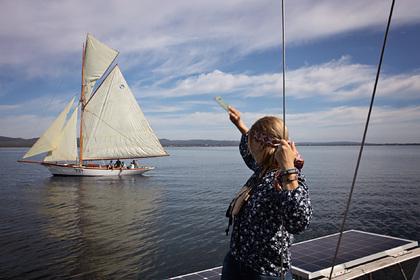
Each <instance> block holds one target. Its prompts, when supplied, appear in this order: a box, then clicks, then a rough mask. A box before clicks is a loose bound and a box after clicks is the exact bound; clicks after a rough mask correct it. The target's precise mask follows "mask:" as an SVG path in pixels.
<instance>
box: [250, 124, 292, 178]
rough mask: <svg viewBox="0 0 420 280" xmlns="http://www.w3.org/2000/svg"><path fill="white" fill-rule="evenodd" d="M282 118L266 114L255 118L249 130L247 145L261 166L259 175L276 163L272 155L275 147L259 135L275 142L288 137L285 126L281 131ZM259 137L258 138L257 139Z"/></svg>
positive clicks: (274, 166)
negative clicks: (262, 139) (257, 118)
mask: <svg viewBox="0 0 420 280" xmlns="http://www.w3.org/2000/svg"><path fill="white" fill-rule="evenodd" d="M283 128H284V123H283V120H281V119H280V118H277V117H274V116H266V117H263V118H261V119H259V120H257V121H256V122H255V123H254V124H253V125H252V127H251V129H250V130H249V134H248V147H249V150H250V152H251V154H252V156H253V157H254V159H255V161H256V162H257V164H258V165H260V166H261V167H262V173H261V176H263V175H264V174H265V173H266V172H267V171H268V170H270V169H273V168H276V167H277V165H278V163H277V161H276V159H275V157H274V153H275V151H276V147H273V146H272V145H270V144H268V143H264V142H263V141H261V138H262V137H260V136H261V135H263V136H264V137H266V138H267V137H268V138H270V139H272V140H274V141H276V142H279V141H280V140H281V139H285V140H286V141H287V140H288V139H289V136H288V131H287V128H286V129H285V132H284V133H283ZM259 138H260V139H259Z"/></svg>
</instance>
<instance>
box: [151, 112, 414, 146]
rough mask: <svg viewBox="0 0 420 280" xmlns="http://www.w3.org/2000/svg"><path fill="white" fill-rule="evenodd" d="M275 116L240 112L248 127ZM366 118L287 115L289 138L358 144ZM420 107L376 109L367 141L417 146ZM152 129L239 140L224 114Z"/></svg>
mask: <svg viewBox="0 0 420 280" xmlns="http://www.w3.org/2000/svg"><path fill="white" fill-rule="evenodd" d="M275 113H276V112H270V111H265V112H259V113H255V112H243V113H242V116H243V118H244V121H245V122H246V123H247V124H248V125H249V126H250V125H251V124H252V123H253V122H254V121H256V120H257V119H258V118H260V117H262V116H264V115H276V114H275ZM366 116H367V108H366V107H355V106H340V107H335V108H331V109H327V110H325V111H312V112H306V113H299V114H288V115H287V124H288V127H289V130H290V135H291V137H292V138H293V139H294V140H295V141H298V142H304V141H321V142H322V141H361V138H362V133H363V129H364V124H365V121H366ZM419 120H420V106H409V107H405V108H391V107H386V106H385V107H384V106H382V107H379V106H377V107H375V108H374V110H373V113H372V118H371V123H370V127H369V130H368V141H370V142H376V143H385V142H388V143H390V142H403V143H408V142H420V134H419V133H418V131H420V122H419ZM150 121H151V125H152V127H153V128H154V129H155V131H156V132H157V134H158V136H159V137H161V138H170V139H220V140H222V139H230V140H231V139H238V138H239V132H238V131H237V129H236V128H235V127H234V126H233V125H232V124H231V123H230V121H229V119H228V116H227V115H226V113H223V112H194V113H190V114H183V115H170V116H161V117H156V116H154V117H151V118H150Z"/></svg>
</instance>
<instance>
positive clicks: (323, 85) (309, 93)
mask: <svg viewBox="0 0 420 280" xmlns="http://www.w3.org/2000/svg"><path fill="white" fill-rule="evenodd" d="M375 71H376V69H375V68H374V67H373V66H371V65H364V64H358V63H351V59H350V58H349V57H346V56H345V57H342V58H340V59H338V60H332V61H329V62H326V63H323V64H319V65H311V66H304V67H301V68H298V69H295V70H292V71H289V72H288V73H287V76H286V79H287V85H286V88H287V94H288V95H289V96H291V97H295V98H299V99H303V98H309V97H315V96H322V97H325V98H327V99H328V100H332V101H343V100H351V99H358V98H363V97H366V96H369V95H370V94H371V93H372V89H373V81H374V78H375V73H376V72H375ZM281 91H282V75H281V74H280V73H274V74H262V75H248V74H231V73H225V72H221V71H219V70H215V71H213V72H210V73H205V74H200V75H195V76H191V77H188V78H186V79H184V80H180V81H178V82H177V83H176V85H175V86H174V87H172V88H160V87H159V88H143V89H139V92H142V95H143V96H147V97H156V98H165V97H184V96H199V95H216V94H233V93H237V92H240V93H241V95H242V96H248V97H260V96H269V95H272V94H273V93H278V92H281ZM378 92H380V95H381V96H384V97H387V98H398V99H402V98H403V99H413V98H418V96H419V94H420V74H419V73H417V72H415V73H402V74H395V75H392V74H387V73H382V76H381V79H380V82H379V88H378Z"/></svg>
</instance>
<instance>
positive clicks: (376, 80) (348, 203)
mask: <svg viewBox="0 0 420 280" xmlns="http://www.w3.org/2000/svg"><path fill="white" fill-rule="evenodd" d="M394 4H395V0H392V5H391V9H390V12H389V17H388V23H387V26H386V31H385V36H384V41H383V45H382V50H381V56H380V59H379V64H378V70H377V72H376V78H375V85H374V86H373V92H372V98H371V100H370V105H369V112H368V115H367V119H366V124H365V130H364V132H363V138H362V143H361V145H360V151H359V156H358V158H357V164H356V169H355V170H354V176H353V182H352V185H351V189H350V194H349V197H348V201H347V205H346V210H345V212H344V217H343V222H342V224H341V229H340V235H339V238H338V242H337V247H336V249H335V254H334V259H333V262H332V265H331V271H330V276H329V279H330V280H331V277H332V274H333V271H334V266H335V263H336V260H337V255H338V250H339V248H340V243H341V238H342V236H343V231H344V226H345V224H346V219H347V214H348V212H349V208H350V202H351V198H352V196H353V190H354V185H355V182H356V178H357V172H358V170H359V165H360V160H361V158H362V153H363V147H364V145H365V140H366V134H367V130H368V127H369V121H370V115H371V112H372V108H373V102H374V100H375V95H376V87H377V85H378V80H379V74H380V72H381V66H382V60H383V57H384V52H385V46H386V40H387V38H388V32H389V27H390V25H391V19H392V12H393V11H394Z"/></svg>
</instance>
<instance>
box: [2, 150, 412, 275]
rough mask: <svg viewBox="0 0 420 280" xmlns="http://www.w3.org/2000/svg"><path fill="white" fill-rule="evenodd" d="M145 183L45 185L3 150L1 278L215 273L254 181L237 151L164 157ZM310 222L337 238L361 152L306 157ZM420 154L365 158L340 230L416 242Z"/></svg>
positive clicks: (314, 233) (44, 176)
mask: <svg viewBox="0 0 420 280" xmlns="http://www.w3.org/2000/svg"><path fill="white" fill-rule="evenodd" d="M167 150H168V152H169V153H170V154H171V156H170V157H164V158H155V159H150V160H143V161H142V163H144V164H149V165H153V166H155V167H156V169H155V170H154V171H151V172H149V173H147V175H146V176H138V177H125V178H70V177H63V178H60V177H52V176H51V175H50V174H49V172H48V170H47V169H45V168H44V167H43V166H38V165H30V164H21V163H17V162H16V160H18V159H19V158H20V157H21V156H22V155H23V154H24V153H25V151H26V149H0V158H1V161H0V174H1V181H0V197H1V203H0V248H1V254H0V275H1V277H2V278H12V279H13V278H14V279H38V278H42V279H49V278H51V279H52V278H69V277H70V276H72V277H74V278H75V279H79V278H85V279H163V278H167V277H169V276H175V275H180V274H185V273H189V272H193V271H197V270H203V269H207V268H210V267H214V266H219V265H221V263H222V260H223V257H224V255H225V253H226V251H227V249H228V244H229V238H228V237H226V236H225V235H224V229H225V227H226V225H227V220H226V219H225V218H224V214H225V210H226V207H227V204H228V203H229V202H230V200H231V197H232V196H233V195H234V193H235V191H236V190H238V188H240V187H241V184H243V183H244V181H245V180H246V179H247V177H248V176H250V174H251V173H250V171H249V170H248V169H247V168H246V167H245V165H244V164H243V162H242V159H241V158H240V156H239V153H238V149H237V148H236V147H226V148H168V149H167ZM300 150H301V153H302V154H303V155H304V157H305V161H306V163H305V168H304V171H305V174H306V177H307V179H308V181H309V185H310V189H311V199H312V204H313V208H314V217H313V220H312V223H311V226H310V228H309V229H308V230H307V231H306V232H305V233H303V234H301V235H298V236H296V239H297V241H300V240H304V239H309V238H313V237H318V236H321V235H325V234H330V233H334V232H337V230H338V228H339V225H340V223H341V219H342V213H343V211H344V207H345V202H346V200H347V197H348V193H349V190H350V186H351V180H352V176H353V170H354V166H355V163H356V157H357V153H358V147H301V148H300ZM419 167H420V147H419V146H377V147H366V148H365V153H364V157H363V160H362V164H361V167H360V172H359V179H358V181H357V185H356V189H355V193H354V197H353V201H352V206H351V209H350V211H351V212H350V215H349V218H348V223H347V228H348V229H350V228H354V229H360V230H366V231H371V232H376V233H381V234H388V235H393V236H398V237H402V238H408V239H413V240H418V241H419V240H420V234H419V232H420V225H419V216H420V207H419V204H420V172H419V171H420V168H419Z"/></svg>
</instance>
